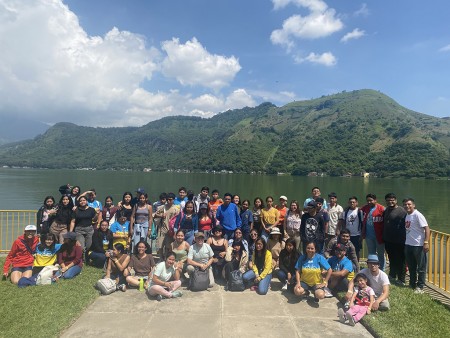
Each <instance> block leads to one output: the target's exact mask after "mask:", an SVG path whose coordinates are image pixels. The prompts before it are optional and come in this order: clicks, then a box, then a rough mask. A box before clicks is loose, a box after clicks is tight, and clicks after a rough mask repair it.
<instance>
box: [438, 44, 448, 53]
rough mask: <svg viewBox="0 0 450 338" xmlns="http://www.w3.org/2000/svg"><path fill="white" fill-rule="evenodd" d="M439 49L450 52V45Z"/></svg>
mask: <svg viewBox="0 0 450 338" xmlns="http://www.w3.org/2000/svg"><path fill="white" fill-rule="evenodd" d="M439 51H440V52H450V45H447V46H444V47H442V48H440V49H439Z"/></svg>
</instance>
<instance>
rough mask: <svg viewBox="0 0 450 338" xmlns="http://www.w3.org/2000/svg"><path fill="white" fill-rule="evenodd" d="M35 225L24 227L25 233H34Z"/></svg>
mask: <svg viewBox="0 0 450 338" xmlns="http://www.w3.org/2000/svg"><path fill="white" fill-rule="evenodd" d="M36 230H37V228H36V225H33V224H30V225H27V226H26V227H25V231H36Z"/></svg>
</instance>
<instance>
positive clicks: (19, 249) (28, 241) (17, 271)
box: [3, 225, 39, 285]
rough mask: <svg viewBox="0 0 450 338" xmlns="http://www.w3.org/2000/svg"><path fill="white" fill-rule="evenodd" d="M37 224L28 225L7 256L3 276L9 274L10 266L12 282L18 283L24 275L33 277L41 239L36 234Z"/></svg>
mask: <svg viewBox="0 0 450 338" xmlns="http://www.w3.org/2000/svg"><path fill="white" fill-rule="evenodd" d="M36 230H37V229H36V226H35V225H27V226H26V227H25V231H24V234H23V235H21V236H19V237H18V238H17V239H16V240H15V241H14V243H13V245H12V247H11V251H10V252H9V253H8V256H6V261H5V265H4V266H3V276H4V277H5V278H7V277H8V275H9V267H10V266H11V265H12V270H11V283H13V284H16V285H17V283H18V282H19V279H20V278H22V277H31V276H32V269H33V261H34V257H33V254H34V252H35V251H36V246H37V245H38V243H39V239H38V237H37V236H36Z"/></svg>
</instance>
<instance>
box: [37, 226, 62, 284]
mask: <svg viewBox="0 0 450 338" xmlns="http://www.w3.org/2000/svg"><path fill="white" fill-rule="evenodd" d="M40 239H41V243H40V244H38V245H37V246H36V253H35V255H34V263H33V275H36V274H38V273H39V272H41V270H42V269H43V268H44V267H46V266H48V265H54V264H55V262H56V259H57V253H58V251H59V250H60V249H61V245H62V244H58V243H56V236H55V235H54V234H52V233H47V234H45V235H43V236H41V238H40Z"/></svg>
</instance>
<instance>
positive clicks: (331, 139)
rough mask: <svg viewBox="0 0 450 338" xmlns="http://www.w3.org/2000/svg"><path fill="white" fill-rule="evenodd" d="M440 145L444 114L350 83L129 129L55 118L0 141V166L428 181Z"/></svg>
mask: <svg viewBox="0 0 450 338" xmlns="http://www.w3.org/2000/svg"><path fill="white" fill-rule="evenodd" d="M449 150H450V121H449V120H448V119H440V118H436V117H432V116H428V115H425V114H420V113H417V112H414V111H411V110H409V109H407V108H404V107H402V106H400V105H399V104H398V103H396V102H395V101H394V100H392V99H391V98H389V97H387V96H386V95H384V94H382V93H380V92H377V91H374V90H357V91H353V92H343V93H339V94H335V95H330V96H322V97H321V98H318V99H314V100H308V101H296V102H292V103H290V104H287V105H285V106H283V107H276V106H274V105H273V104H271V103H263V104H261V105H259V106H257V107H255V108H248V107H246V108H243V109H236V110H231V111H227V112H224V113H221V114H218V115H216V116H214V117H212V118H209V119H202V118H199V117H186V116H174V117H166V118H162V119H160V120H158V121H154V122H150V123H148V124H147V125H145V126H142V127H139V128H131V127H129V128H90V127H80V126H77V125H74V124H69V123H58V124H56V125H55V126H53V127H51V128H50V129H49V130H48V131H47V132H46V133H44V134H43V135H40V136H38V137H36V138H35V139H34V140H29V141H24V142H18V143H14V144H8V145H4V146H2V147H0V165H9V166H12V165H14V166H28V167H45V168H81V167H92V168H98V169H108V168H114V169H124V168H125V169H134V170H142V169H143V168H152V170H167V169H188V170H195V171H202V170H216V171H220V170H231V171H233V172H257V171H262V172H266V173H277V172H284V173H291V174H294V175H306V174H308V173H309V172H311V171H315V172H325V173H327V174H328V175H336V176H338V175H343V174H346V173H353V174H356V173H359V172H361V171H367V172H374V173H377V174H378V175H380V176H390V177H398V176H404V177H430V178H432V177H445V176H449V175H450V157H449Z"/></svg>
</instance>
